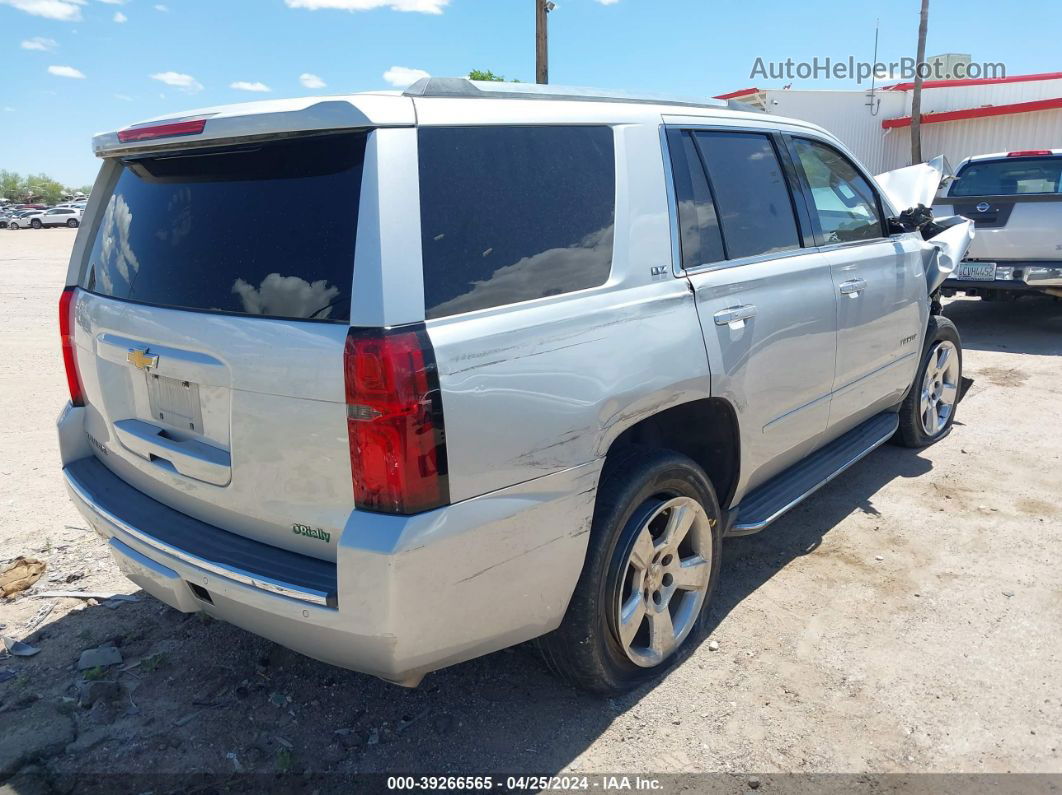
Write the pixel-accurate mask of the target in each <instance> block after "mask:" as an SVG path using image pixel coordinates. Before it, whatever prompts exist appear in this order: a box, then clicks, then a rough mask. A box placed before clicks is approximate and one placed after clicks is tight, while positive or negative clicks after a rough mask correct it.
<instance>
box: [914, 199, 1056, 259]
mask: <svg viewBox="0 0 1062 795" xmlns="http://www.w3.org/2000/svg"><path fill="white" fill-rule="evenodd" d="M933 211H934V213H935V214H936V215H938V216H946V215H961V216H964V217H966V218H969V219H971V220H972V221H973V222H974V225H975V226H976V227H977V235H976V236H975V237H974V239H973V243H972V244H971V245H970V251H969V253H968V254H967V257H968V258H970V259H1000V260H1051V259H1062V195H1029V196H970V197H965V196H964V197H961V198H959V197H956V198H948V199H942V200H940V201H939V202H937V203H936V204H935V205H934V208H933Z"/></svg>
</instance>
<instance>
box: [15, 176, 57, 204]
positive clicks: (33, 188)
mask: <svg viewBox="0 0 1062 795" xmlns="http://www.w3.org/2000/svg"><path fill="white" fill-rule="evenodd" d="M22 193H23V196H24V197H25V198H26V199H32V200H33V201H36V202H41V203H43V204H57V203H58V202H59V201H61V200H62V198H63V196H65V195H66V194H67V190H66V188H64V187H63V185H62V183H61V182H56V181H55V180H54V179H52V178H51V177H49V176H48V175H47V174H27V175H26V178H25V179H24V180H23V181H22Z"/></svg>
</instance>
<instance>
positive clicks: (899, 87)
mask: <svg viewBox="0 0 1062 795" xmlns="http://www.w3.org/2000/svg"><path fill="white" fill-rule="evenodd" d="M1034 80H1062V72H1043V73H1042V74H1038V75H1014V76H1013V77H970V78H965V79H963V80H926V81H924V82H923V83H922V88H953V87H955V86H988V85H993V84H996V83H1031V82H1033V81H1034ZM912 88H914V83H896V84H895V85H891V86H882V87H881V90H882V91H910V90H911V89H912ZM716 99H719V97H716Z"/></svg>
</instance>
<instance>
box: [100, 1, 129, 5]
mask: <svg viewBox="0 0 1062 795" xmlns="http://www.w3.org/2000/svg"><path fill="white" fill-rule="evenodd" d="M100 2H101V3H106V4H107V5H109V6H124V5H125V4H126V3H128V2H129V0H100Z"/></svg>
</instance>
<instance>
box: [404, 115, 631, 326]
mask: <svg viewBox="0 0 1062 795" xmlns="http://www.w3.org/2000/svg"><path fill="white" fill-rule="evenodd" d="M418 136H419V137H418V140H419V151H420V155H419V157H420V221H421V238H422V249H423V256H424V304H425V311H426V313H427V317H428V318H439V317H445V316H447V315H453V314H458V313H461V312H469V311H472V310H476V309H486V308H488V307H494V306H501V305H505V304H515V303H519V302H521V301H530V300H533V299H536V298H544V297H546V296H551V295H560V294H562V293H569V292H572V291H575V290H582V289H586V288H589V287H596V286H598V285H600V284H603V283H604V282H606V281H607V280H608V277H609V272H610V270H611V267H612V237H613V223H614V220H615V194H616V176H615V173H616V166H615V152H614V144H613V134H612V129H611V128H610V127H603V126H582V127H579V126H569V127H565V126H549V127H519V126H497V127H422V128H421V129H420V131H419V133H418Z"/></svg>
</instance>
